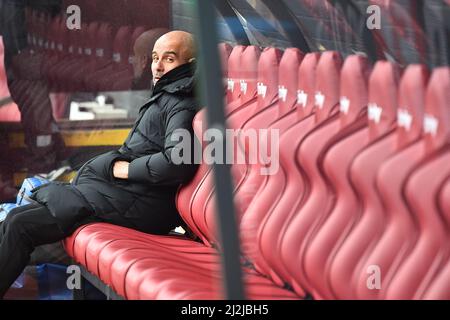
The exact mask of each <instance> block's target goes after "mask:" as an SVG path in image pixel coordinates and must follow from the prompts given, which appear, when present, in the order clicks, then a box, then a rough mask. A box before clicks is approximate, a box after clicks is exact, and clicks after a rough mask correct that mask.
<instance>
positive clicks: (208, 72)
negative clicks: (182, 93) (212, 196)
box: [194, 0, 245, 300]
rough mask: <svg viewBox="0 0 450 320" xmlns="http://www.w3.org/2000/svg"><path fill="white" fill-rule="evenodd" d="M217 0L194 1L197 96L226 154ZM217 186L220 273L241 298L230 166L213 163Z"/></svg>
mask: <svg viewBox="0 0 450 320" xmlns="http://www.w3.org/2000/svg"><path fill="white" fill-rule="evenodd" d="M215 1H216V0H194V2H195V7H196V13H197V17H196V21H197V34H196V35H197V47H198V60H199V63H198V68H199V74H200V92H199V93H200V95H201V99H202V100H201V102H202V105H203V106H206V107H207V118H208V128H209V129H211V128H214V129H217V130H220V131H221V132H222V137H223V141H222V142H223V144H222V145H223V146H224V149H223V154H224V155H225V154H226V153H225V152H226V150H227V148H226V139H225V112H224V92H223V82H222V72H221V67H220V66H221V63H220V59H219V52H218V37H217V24H216V16H215V14H216V12H215V7H214V4H215ZM213 169H214V181H215V187H216V201H217V203H216V208H217V210H216V212H217V221H218V222H219V223H218V228H219V232H220V239H221V248H222V274H223V284H224V292H225V296H226V298H227V299H230V300H242V299H244V298H245V297H244V290H243V286H242V274H241V266H240V247H239V240H238V232H237V224H236V216H235V210H234V205H233V194H232V180H231V174H230V166H229V165H227V164H225V161H224V164H217V163H215V164H214V167H213Z"/></svg>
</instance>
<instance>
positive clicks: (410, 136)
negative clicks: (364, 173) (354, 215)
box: [358, 65, 428, 299]
mask: <svg viewBox="0 0 450 320" xmlns="http://www.w3.org/2000/svg"><path fill="white" fill-rule="evenodd" d="M427 81H428V71H427V69H426V68H425V67H424V66H421V65H411V66H409V67H408V69H407V70H406V71H405V73H404V75H403V77H402V79H401V82H400V86H399V103H398V105H399V109H398V115H397V130H396V132H395V136H396V139H397V141H396V150H397V152H396V153H395V154H394V155H393V156H392V157H390V158H389V159H387V160H386V161H385V162H384V163H383V164H382V165H381V166H380V169H379V171H378V173H377V177H376V186H377V189H378V192H379V195H380V198H381V201H382V206H383V212H380V213H379V214H380V216H379V219H380V220H381V221H382V223H384V224H385V226H384V228H383V232H382V234H381V235H380V237H379V239H378V242H377V244H376V246H375V248H374V249H373V251H372V253H371V254H370V255H369V257H368V258H367V262H366V265H367V266H370V265H376V266H379V267H380V270H383V278H382V283H381V290H370V289H369V288H368V287H367V285H366V284H365V282H366V280H367V273H366V274H364V275H360V278H361V279H360V282H359V288H358V297H360V298H366V299H375V298H376V299H381V298H383V297H384V295H385V293H386V290H385V288H387V287H388V284H389V282H390V281H391V279H392V277H393V275H394V274H395V272H396V269H397V268H398V265H399V264H400V263H401V261H402V260H403V259H404V257H405V255H406V254H407V253H408V251H409V250H410V249H411V246H412V245H413V244H414V242H415V237H414V234H415V227H414V221H413V220H412V219H411V214H410V212H409V209H408V206H407V204H406V203H405V201H404V197H403V190H402V189H403V184H404V182H405V180H406V179H407V178H408V176H409V174H410V171H411V170H412V169H413V168H414V167H415V166H416V165H417V164H418V163H419V162H420V161H421V159H422V158H423V156H424V152H423V151H424V145H423V140H418V139H420V138H421V132H422V130H421V129H422V123H423V113H424V109H425V101H424V100H425V88H426V85H427Z"/></svg>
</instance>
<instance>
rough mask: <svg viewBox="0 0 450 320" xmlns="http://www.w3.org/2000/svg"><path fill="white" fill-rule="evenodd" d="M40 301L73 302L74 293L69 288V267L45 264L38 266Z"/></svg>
mask: <svg viewBox="0 0 450 320" xmlns="http://www.w3.org/2000/svg"><path fill="white" fill-rule="evenodd" d="M36 270H37V277H38V279H37V280H38V286H39V300H72V299H73V292H72V290H70V289H69V288H68V287H67V278H68V276H69V275H68V274H67V273H66V271H67V266H66V265H61V264H52V263H45V264H40V265H37V266H36Z"/></svg>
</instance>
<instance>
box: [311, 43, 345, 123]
mask: <svg viewBox="0 0 450 320" xmlns="http://www.w3.org/2000/svg"><path fill="white" fill-rule="evenodd" d="M341 68H342V57H341V55H340V54H339V52H336V51H326V52H323V53H322V55H321V57H320V60H319V63H318V64H317V70H316V84H315V96H314V100H315V103H314V106H315V108H316V112H315V117H316V122H317V123H319V122H322V121H323V120H325V119H326V118H328V116H329V115H330V113H331V112H332V110H333V109H334V108H335V107H336V106H337V105H338V103H339V78H340V74H341ZM336 111H337V110H336Z"/></svg>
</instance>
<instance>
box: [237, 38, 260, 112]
mask: <svg viewBox="0 0 450 320" xmlns="http://www.w3.org/2000/svg"><path fill="white" fill-rule="evenodd" d="M260 55H261V49H259V47H256V46H248V47H247V48H245V50H244V52H243V53H242V55H241V72H240V79H239V83H240V90H241V96H240V100H241V104H244V103H246V102H248V101H250V100H252V99H254V98H255V97H256V94H257V84H258V61H259V56H260Z"/></svg>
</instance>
